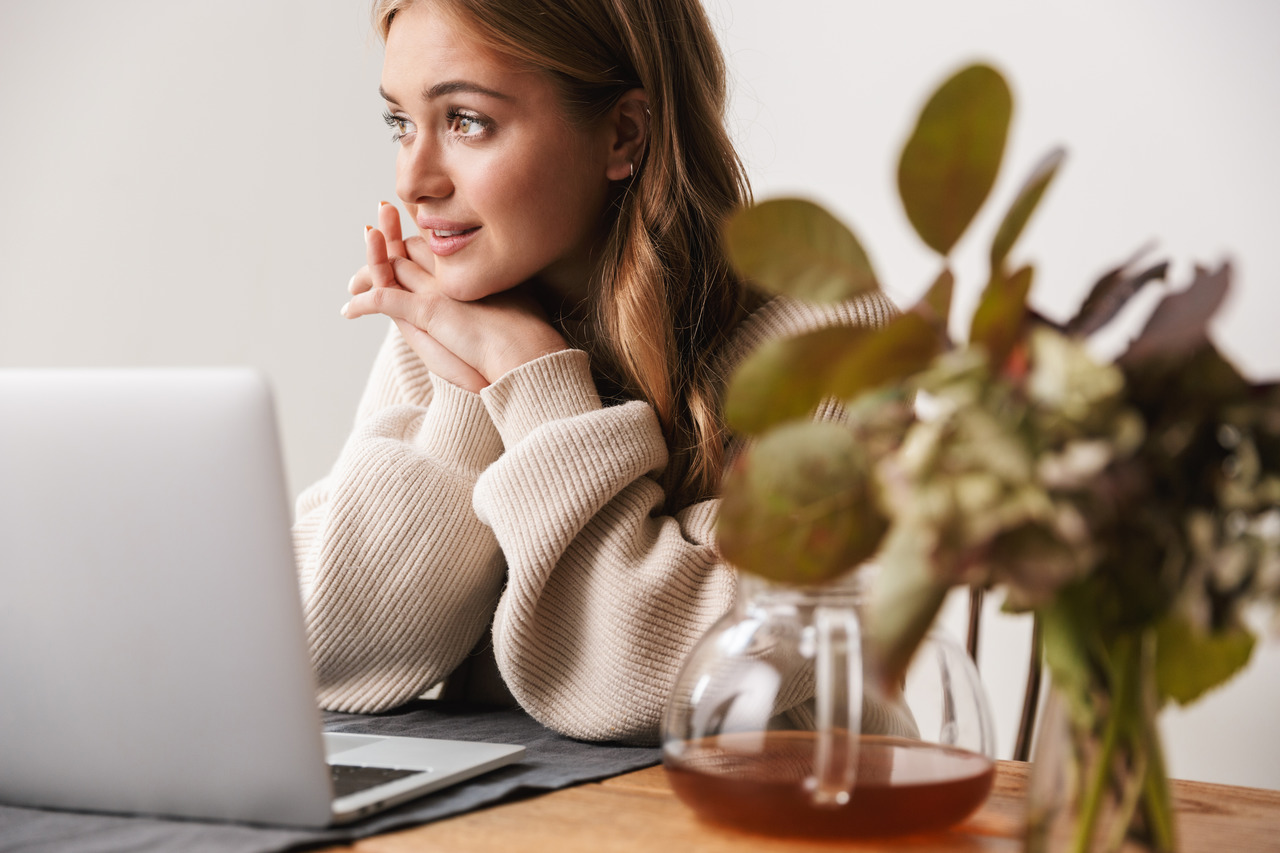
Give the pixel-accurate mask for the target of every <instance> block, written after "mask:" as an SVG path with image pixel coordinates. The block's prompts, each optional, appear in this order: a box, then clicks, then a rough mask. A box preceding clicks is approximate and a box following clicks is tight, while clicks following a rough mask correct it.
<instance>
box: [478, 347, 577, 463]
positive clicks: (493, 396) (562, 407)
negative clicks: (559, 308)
mask: <svg viewBox="0 0 1280 853" xmlns="http://www.w3.org/2000/svg"><path fill="white" fill-rule="evenodd" d="M480 397H481V399H483V400H484V405H485V407H486V408H487V409H488V412H489V417H490V418H492V419H493V424H494V426H495V427H497V430H498V433H499V434H500V435H501V436H502V443H503V445H504V446H506V447H513V446H515V445H516V444H518V443H519V442H520V441H521V440H522V439H523V438H524V437H525V436H527V435H528V434H529V433H531V432H533V431H534V430H535V429H537V428H538V427H540V426H542V425H543V424H545V423H550V422H552V421H558V420H563V419H564V418H571V417H573V416H575V415H581V414H585V413H587V412H594V411H596V410H598V409H600V408H602V406H601V404H600V394H599V392H597V391H596V383H595V380H594V379H593V378H592V377H591V360H590V359H589V358H588V357H587V354H586V353H585V352H583V351H582V350H576V349H570V350H560V351H559V352H553V353H551V354H550V355H544V356H542V357H541V358H535V359H534V360H533V361H530V362H526V363H525V364H522V365H520V366H519V367H517V368H515V369H514V370H510V371H508V372H507V373H505V374H503V375H502V376H501V377H499V378H498V381H497V382H495V383H493V384H492V385H490V386H488V387H487V388H483V389H481V391H480Z"/></svg>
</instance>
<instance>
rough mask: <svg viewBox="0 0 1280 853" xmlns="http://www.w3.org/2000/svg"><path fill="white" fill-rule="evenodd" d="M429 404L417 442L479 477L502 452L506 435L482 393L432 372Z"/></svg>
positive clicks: (436, 456) (469, 473) (444, 460)
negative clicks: (495, 421) (496, 424)
mask: <svg viewBox="0 0 1280 853" xmlns="http://www.w3.org/2000/svg"><path fill="white" fill-rule="evenodd" d="M431 388H432V396H431V404H430V405H429V406H427V412H426V415H425V416H424V417H423V419H422V425H421V426H420V427H419V428H418V435H417V440H416V443H417V445H418V446H419V447H421V448H422V449H423V450H425V451H426V452H427V453H428V454H430V455H431V456H433V457H435V458H436V459H439V460H441V461H442V462H445V463H447V464H451V467H453V469H454V470H455V471H457V472H458V473H460V474H464V475H467V476H471V477H475V476H478V475H479V474H480V472H482V471H484V469H485V468H488V467H489V466H490V465H492V464H493V462H494V461H495V460H496V459H497V458H498V457H499V456H501V455H502V437H501V436H499V435H498V431H497V430H496V429H494V426H493V422H492V421H491V420H489V413H488V412H486V411H485V407H484V401H482V400H481V399H480V395H479V394H476V393H473V392H471V391H467V390H466V389H464V388H461V387H459V386H457V385H454V384H453V383H452V382H448V381H446V380H444V379H441V378H440V377H439V376H436V375H435V374H434V373H433V374H431Z"/></svg>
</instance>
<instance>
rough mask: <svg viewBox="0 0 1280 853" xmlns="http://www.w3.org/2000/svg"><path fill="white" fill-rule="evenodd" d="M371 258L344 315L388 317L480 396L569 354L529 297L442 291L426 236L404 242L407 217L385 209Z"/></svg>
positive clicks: (434, 364) (441, 371)
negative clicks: (513, 374) (523, 370)
mask: <svg viewBox="0 0 1280 853" xmlns="http://www.w3.org/2000/svg"><path fill="white" fill-rule="evenodd" d="M365 254H366V260H367V261H368V264H367V266H365V267H363V268H362V269H361V270H360V271H359V272H357V273H356V274H355V276H354V277H353V278H352V279H351V286H350V290H351V293H352V299H351V301H350V302H348V303H347V304H346V305H344V306H343V308H342V314H343V316H345V317H349V318H354V317H362V316H365V315H366V314H385V315H386V316H388V317H390V318H391V319H392V320H394V321H395V323H396V325H397V327H399V329H400V333H401V334H402V335H403V336H404V338H405V341H406V342H407V343H408V344H409V346H410V347H411V348H412V349H413V351H414V352H416V353H417V354H418V357H419V358H421V359H422V361H423V363H424V364H425V365H426V366H427V368H428V369H429V370H431V372H433V373H435V374H436V375H437V376H439V377H441V378H442V379H445V380H447V381H449V382H452V383H453V384H455V385H458V386H459V387H462V388H465V389H467V390H469V391H473V392H476V391H479V390H480V389H481V388H483V387H485V386H486V385H489V384H490V383H492V382H494V381H495V380H496V379H497V378H498V377H499V376H502V375H503V374H504V373H506V372H507V371H509V370H512V369H514V368H516V367H519V366H520V365H521V364H524V363H525V362H528V361H532V360H533V359H535V358H538V357H539V356H542V355H546V354H547V353H551V352H557V351H559V350H562V349H565V348H566V344H565V342H564V338H562V337H561V336H560V334H559V333H558V332H557V331H556V330H555V328H553V327H552V326H551V324H550V323H549V322H547V319H546V316H545V315H544V314H543V312H542V309H541V308H540V307H539V306H538V304H537V303H536V302H535V301H534V300H533V299H532V298H531V297H529V296H528V295H527V294H524V293H521V292H518V291H517V290H511V291H507V292H504V293H499V294H495V295H493V296H489V297H486V298H484V299H480V300H477V301H475V302H459V301H457V300H454V299H450V298H449V297H447V296H445V295H444V294H442V293H440V292H439V290H438V288H437V287H436V286H435V277H434V276H433V275H432V272H431V271H432V269H433V267H434V256H433V255H432V254H431V251H430V249H428V248H427V246H426V244H425V242H424V241H423V240H422V238H420V237H411V238H409V239H408V240H404V239H403V238H402V237H401V234H400V214H399V211H397V209H396V208H395V207H394V206H393V205H390V204H384V205H382V207H380V208H379V210H378V227H377V228H374V229H370V230H369V231H368V232H366V253H365Z"/></svg>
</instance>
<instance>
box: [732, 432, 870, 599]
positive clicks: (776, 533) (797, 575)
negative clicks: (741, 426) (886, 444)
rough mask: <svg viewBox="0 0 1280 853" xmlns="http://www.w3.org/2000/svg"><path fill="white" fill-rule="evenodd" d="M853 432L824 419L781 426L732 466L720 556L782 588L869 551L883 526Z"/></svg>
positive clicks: (836, 570)
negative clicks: (780, 582)
mask: <svg viewBox="0 0 1280 853" xmlns="http://www.w3.org/2000/svg"><path fill="white" fill-rule="evenodd" d="M870 470H871V469H870V463H869V461H868V460H867V458H866V455H865V453H864V452H863V450H862V448H861V447H860V445H859V443H858V441H857V439H856V438H855V436H854V434H853V433H852V432H851V431H850V430H849V429H848V428H846V427H843V426H840V425H838V424H834V423H830V422H807V421H806V422H801V423H794V424H786V425H783V426H781V427H779V428H778V429H776V430H773V431H772V432H770V433H769V434H767V435H766V436H765V437H764V438H762V439H761V440H760V441H759V442H758V443H756V444H755V445H753V446H752V447H751V448H750V449H749V450H747V451H746V452H745V453H744V454H743V455H742V456H741V457H739V458H738V460H737V461H736V462H735V463H734V465H733V467H732V468H731V470H730V472H729V474H728V476H727V477H726V479H725V483H724V489H723V491H722V498H721V501H720V515H719V518H718V520H717V525H716V533H717V537H718V540H719V547H720V551H721V553H722V554H724V556H725V559H727V560H728V561H729V562H731V563H733V564H734V565H736V566H738V567H739V568H741V569H744V570H746V571H749V572H753V573H755V574H758V575H761V576H763V577H766V578H769V579H771V580H775V581H782V582H785V583H819V582H821V581H824V580H828V579H830V578H833V577H836V576H837V575H840V574H843V573H844V572H846V571H848V570H849V569H851V568H853V567H854V566H857V565H858V564H859V563H862V562H863V561H865V560H866V559H867V558H868V557H870V556H871V555H872V554H874V553H875V551H876V549H877V548H878V547H879V545H880V539H881V537H882V536H883V535H884V531H885V527H886V521H885V519H884V517H883V516H882V515H881V513H880V510H879V509H878V507H877V506H876V503H875V499H874V490H873V486H872V482H871V474H870Z"/></svg>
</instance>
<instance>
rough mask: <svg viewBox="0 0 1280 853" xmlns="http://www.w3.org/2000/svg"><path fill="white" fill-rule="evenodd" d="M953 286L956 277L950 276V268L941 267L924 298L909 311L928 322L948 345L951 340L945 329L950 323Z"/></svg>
mask: <svg viewBox="0 0 1280 853" xmlns="http://www.w3.org/2000/svg"><path fill="white" fill-rule="evenodd" d="M955 286H956V277H955V276H954V275H953V274H952V272H951V268H950V267H943V268H942V272H940V273H938V277H937V278H936V279H934V281H933V284H931V285H930V286H929V291H928V292H927V293H925V295H924V298H922V299H921V300H920V301H919V302H917V303H916V304H915V307H913V308H912V309H911V311H912V313H915V314H919V315H920V316H921V317H923V318H925V319H926V320H928V321H929V323H930V324H931V325H932V326H933V327H934V328H935V329H937V330H938V332H939V334H941V335H942V336H943V338H944V339H945V340H946V342H947V343H948V344H949V343H950V341H951V339H950V337H949V335H948V333H947V328H948V326H949V325H950V322H951V296H952V293H953V292H954V291H955Z"/></svg>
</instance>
